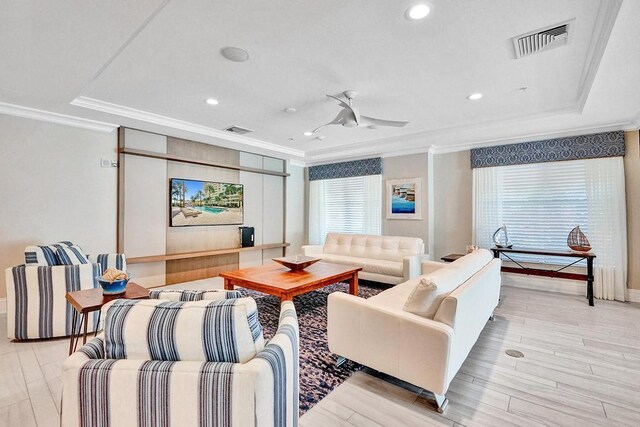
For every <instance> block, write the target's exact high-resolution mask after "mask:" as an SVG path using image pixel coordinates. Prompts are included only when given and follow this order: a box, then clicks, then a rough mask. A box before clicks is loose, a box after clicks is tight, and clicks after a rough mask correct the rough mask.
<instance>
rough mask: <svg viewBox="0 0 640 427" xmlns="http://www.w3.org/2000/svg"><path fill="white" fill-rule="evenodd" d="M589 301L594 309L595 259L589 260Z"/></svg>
mask: <svg viewBox="0 0 640 427" xmlns="http://www.w3.org/2000/svg"><path fill="white" fill-rule="evenodd" d="M587 299H588V300H589V305H590V306H591V307H593V306H594V304H593V258H587Z"/></svg>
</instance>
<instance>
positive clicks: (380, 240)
mask: <svg viewBox="0 0 640 427" xmlns="http://www.w3.org/2000/svg"><path fill="white" fill-rule="evenodd" d="M302 253H303V254H304V255H306V256H314V257H318V258H322V260H323V261H327V262H332V263H336V264H345V265H353V266H356V267H362V271H361V272H360V273H358V277H359V278H360V279H364V280H373V281H376V282H382V283H388V284H391V285H396V284H398V283H402V282H405V281H407V280H409V279H410V278H412V277H415V276H418V275H420V262H421V261H422V260H424V259H425V257H426V255H424V243H423V242H422V239H419V238H416V237H398V236H370V235H365V234H341V233H328V234H327V237H326V239H325V242H324V245H307V246H303V247H302Z"/></svg>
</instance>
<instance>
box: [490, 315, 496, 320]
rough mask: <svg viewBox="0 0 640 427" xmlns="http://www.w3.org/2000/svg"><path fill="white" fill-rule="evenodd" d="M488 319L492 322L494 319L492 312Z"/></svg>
mask: <svg viewBox="0 0 640 427" xmlns="http://www.w3.org/2000/svg"><path fill="white" fill-rule="evenodd" d="M489 320H491V321H492V322H493V321H494V320H496V319H495V318H494V317H493V314H492V315H491V316H489Z"/></svg>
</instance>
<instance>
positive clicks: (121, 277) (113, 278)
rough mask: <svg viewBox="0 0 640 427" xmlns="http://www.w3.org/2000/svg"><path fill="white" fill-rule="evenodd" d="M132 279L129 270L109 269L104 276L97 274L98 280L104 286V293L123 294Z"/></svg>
mask: <svg viewBox="0 0 640 427" xmlns="http://www.w3.org/2000/svg"><path fill="white" fill-rule="evenodd" d="M130 279H131V275H130V274H129V273H128V272H124V271H120V270H112V269H109V270H107V271H105V273H104V274H103V275H102V276H97V277H96V280H97V281H98V283H99V284H100V286H101V287H102V294H103V295H118V294H123V293H125V292H126V290H127V283H129V280H130Z"/></svg>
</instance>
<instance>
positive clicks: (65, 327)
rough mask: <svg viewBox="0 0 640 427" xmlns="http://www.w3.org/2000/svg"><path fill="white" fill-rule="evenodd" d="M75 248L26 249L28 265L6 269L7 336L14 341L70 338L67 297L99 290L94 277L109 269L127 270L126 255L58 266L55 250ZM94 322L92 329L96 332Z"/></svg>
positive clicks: (64, 243) (99, 256)
mask: <svg viewBox="0 0 640 427" xmlns="http://www.w3.org/2000/svg"><path fill="white" fill-rule="evenodd" d="M60 246H65V247H69V248H72V247H73V245H72V244H71V243H69V242H61V243H59V244H57V245H51V246H30V247H27V248H26V249H25V261H26V264H23V265H18V266H16V267H12V268H7V269H6V270H5V278H6V288H7V337H8V338H9V339H15V340H26V339H40V338H54V337H63V336H68V335H71V327H72V322H73V307H71V305H70V304H69V303H68V302H67V300H66V299H65V294H66V293H67V292H71V291H78V290H81V289H91V288H95V287H98V286H99V284H98V283H97V282H96V280H95V277H96V276H99V275H100V274H102V271H104V270H106V269H107V268H118V269H120V270H125V269H126V268H127V263H126V258H125V256H124V254H102V255H98V256H97V258H96V261H95V262H93V261H92V260H91V258H88V259H87V258H84V257H81V258H83V259H80V260H78V259H76V260H74V262H77V263H78V264H75V265H59V264H60V259H59V258H58V257H57V256H56V252H55V251H56V247H60ZM95 320H96V318H95V317H94V321H93V322H89V328H88V329H89V330H90V331H93V330H94V329H95Z"/></svg>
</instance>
